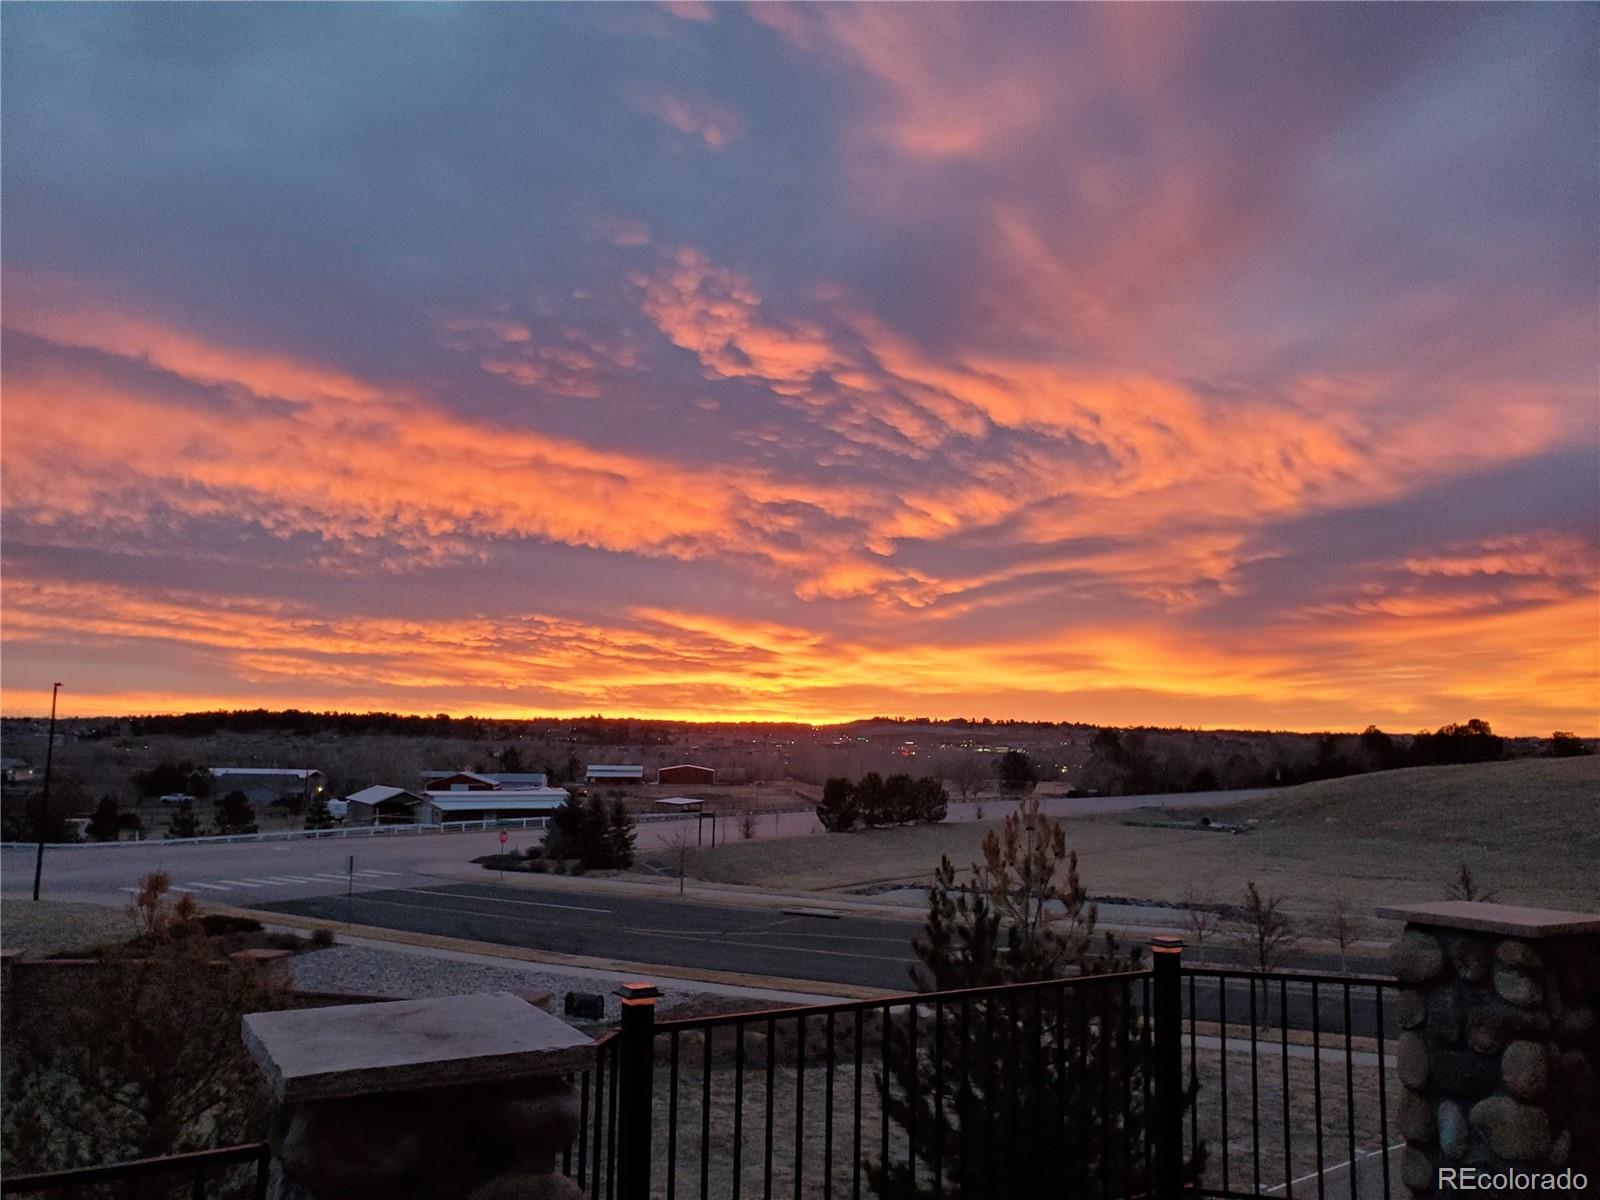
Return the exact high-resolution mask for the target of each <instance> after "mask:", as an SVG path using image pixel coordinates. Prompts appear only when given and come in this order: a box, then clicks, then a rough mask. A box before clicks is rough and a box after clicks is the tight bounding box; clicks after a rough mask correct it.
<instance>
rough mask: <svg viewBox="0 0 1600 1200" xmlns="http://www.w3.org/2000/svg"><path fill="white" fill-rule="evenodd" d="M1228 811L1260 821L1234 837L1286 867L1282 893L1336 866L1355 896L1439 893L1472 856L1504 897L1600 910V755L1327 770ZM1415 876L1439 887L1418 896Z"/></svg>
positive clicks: (1485, 880)
mask: <svg viewBox="0 0 1600 1200" xmlns="http://www.w3.org/2000/svg"><path fill="white" fill-rule="evenodd" d="M1225 816H1226V818H1227V819H1228V820H1230V821H1233V820H1246V819H1251V818H1254V819H1255V820H1257V821H1259V824H1258V825H1257V826H1256V828H1255V830H1254V831H1253V832H1252V833H1251V834H1250V835H1249V836H1248V837H1245V838H1240V839H1237V840H1238V841H1239V842H1240V843H1241V844H1244V843H1248V844H1250V850H1251V854H1252V857H1254V858H1256V859H1257V860H1259V861H1263V862H1273V863H1276V864H1278V865H1279V867H1280V870H1282V869H1284V868H1287V871H1286V872H1285V875H1284V877H1283V878H1282V879H1281V881H1280V883H1279V886H1280V887H1281V888H1282V890H1285V891H1289V892H1296V891H1298V892H1305V891H1308V890H1310V883H1309V880H1310V878H1311V877H1313V876H1318V875H1330V876H1345V877H1348V878H1349V879H1351V881H1352V882H1351V890H1352V892H1353V893H1354V894H1355V895H1357V896H1358V897H1374V898H1381V899H1383V900H1387V901H1396V900H1403V899H1411V898H1418V899H1426V898H1431V899H1441V900H1442V899H1444V898H1445V888H1446V887H1447V886H1448V883H1449V880H1450V878H1451V875H1452V873H1453V870H1454V868H1455V866H1456V865H1457V864H1459V863H1463V862H1465V863H1467V864H1469V865H1470V867H1471V870H1472V873H1473V875H1474V877H1475V878H1476V879H1477V880H1478V881H1479V882H1480V883H1482V884H1486V885H1488V886H1490V887H1493V888H1494V889H1496V890H1497V891H1498V892H1499V894H1500V898H1501V899H1504V900H1506V901H1508V902H1512V903H1531V904H1548V905H1554V906H1556V907H1563V908H1581V909H1584V910H1586V911H1597V910H1600V757H1588V758H1565V759H1522V760H1520V761H1514V762H1498V763H1476V764H1470V765H1466V766H1457V767H1412V768H1409V769H1406V770H1400V771H1379V772H1375V773H1373V774H1370V775H1355V776H1350V777H1348V778H1345V779H1328V780H1322V781H1320V782H1317V783H1307V784H1302V785H1301V786H1299V787H1294V788H1285V789H1284V790H1283V791H1282V792H1279V793H1278V794H1277V795H1275V796H1269V797H1266V798H1264V799H1261V800H1255V801H1248V802H1246V803H1243V804H1238V805H1231V806H1229V807H1228V808H1227V809H1226V810H1225ZM1230 840H1233V839H1230ZM1242 848H1243V846H1242V845H1241V849H1242ZM1295 864H1297V865H1295ZM1412 880H1436V881H1437V884H1436V885H1433V884H1430V885H1429V886H1428V887H1427V888H1426V889H1425V890H1423V891H1421V892H1418V893H1413V892H1412V891H1411V890H1410V888H1409V886H1407V883H1408V881H1412Z"/></svg>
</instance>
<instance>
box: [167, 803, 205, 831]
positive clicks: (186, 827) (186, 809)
mask: <svg viewBox="0 0 1600 1200" xmlns="http://www.w3.org/2000/svg"><path fill="white" fill-rule="evenodd" d="M167 836H168V837H169V838H192V837H199V836H200V822H199V821H198V820H196V819H195V815H194V803H193V801H190V800H184V801H182V802H181V803H180V804H179V805H178V810H177V811H176V812H175V813H173V814H172V824H171V825H169V826H168V827H167Z"/></svg>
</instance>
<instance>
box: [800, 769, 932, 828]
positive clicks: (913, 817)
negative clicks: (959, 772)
mask: <svg viewBox="0 0 1600 1200" xmlns="http://www.w3.org/2000/svg"><path fill="white" fill-rule="evenodd" d="M949 807H950V795H949V793H948V792H946V791H945V790H944V785H943V784H941V783H940V782H939V781H938V780H937V779H934V778H932V777H931V776H924V777H923V778H921V779H913V778H912V777H911V776H909V775H891V776H889V778H888V779H884V778H883V777H882V776H880V775H878V773H877V772H875V771H873V772H869V773H868V774H866V775H864V776H862V778H861V782H859V783H855V784H852V783H851V782H850V781H849V780H848V779H830V780H828V782H827V783H826V784H825V785H824V786H823V789H822V802H821V803H820V804H818V805H817V819H818V820H819V821H821V822H822V827H823V828H824V829H826V830H827V831H828V832H829V833H844V832H847V831H849V830H851V829H854V828H855V827H856V825H858V824H860V825H864V826H866V827H867V828H869V829H876V828H879V827H881V826H884V825H925V824H932V823H934V822H937V821H942V820H944V818H945V814H946V812H948V811H949Z"/></svg>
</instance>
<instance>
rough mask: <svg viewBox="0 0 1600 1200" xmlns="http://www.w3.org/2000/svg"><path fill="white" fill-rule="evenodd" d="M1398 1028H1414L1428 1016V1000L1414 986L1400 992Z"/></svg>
mask: <svg viewBox="0 0 1600 1200" xmlns="http://www.w3.org/2000/svg"><path fill="white" fill-rule="evenodd" d="M1399 1013H1400V1028H1401V1029H1415V1028H1416V1027H1417V1026H1418V1025H1421V1024H1422V1022H1423V1021H1425V1020H1427V1018H1428V1002H1427V1000H1426V999H1425V998H1424V997H1423V995H1422V993H1421V992H1419V991H1417V990H1416V989H1415V988H1406V989H1404V990H1403V991H1401V993H1400V1009H1399Z"/></svg>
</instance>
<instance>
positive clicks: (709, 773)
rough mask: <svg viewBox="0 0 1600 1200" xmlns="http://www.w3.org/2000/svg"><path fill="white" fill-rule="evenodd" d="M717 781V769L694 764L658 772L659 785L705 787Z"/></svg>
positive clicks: (664, 768)
mask: <svg viewBox="0 0 1600 1200" xmlns="http://www.w3.org/2000/svg"><path fill="white" fill-rule="evenodd" d="M716 781H717V772H716V769H715V768H713V767H701V766H696V765H695V764H694V763H678V764H677V765H676V766H671V767H662V768H661V769H660V770H659V771H657V772H656V782H657V783H676V784H685V783H687V784H700V785H704V784H708V783H715V782H716Z"/></svg>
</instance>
